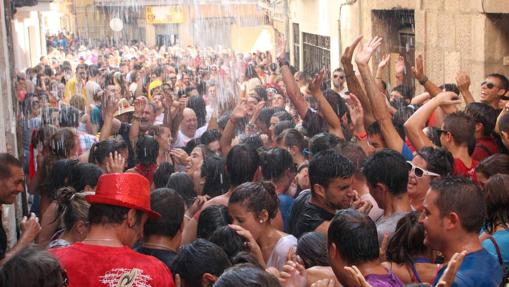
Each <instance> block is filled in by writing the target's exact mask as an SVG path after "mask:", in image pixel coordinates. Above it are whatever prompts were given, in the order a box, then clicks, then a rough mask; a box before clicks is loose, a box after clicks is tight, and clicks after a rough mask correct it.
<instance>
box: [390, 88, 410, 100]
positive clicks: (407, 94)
mask: <svg viewBox="0 0 509 287" xmlns="http://www.w3.org/2000/svg"><path fill="white" fill-rule="evenodd" d="M392 90H393V91H396V92H398V93H400V94H401V95H402V96H403V98H404V99H405V100H407V101H408V102H410V101H411V100H412V98H413V97H414V95H413V93H412V88H411V87H409V86H407V85H399V86H396V87H394V88H393V89H392Z"/></svg>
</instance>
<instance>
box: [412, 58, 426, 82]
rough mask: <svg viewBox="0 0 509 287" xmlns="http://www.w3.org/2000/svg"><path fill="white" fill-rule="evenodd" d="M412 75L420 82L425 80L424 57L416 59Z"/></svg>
mask: <svg viewBox="0 0 509 287" xmlns="http://www.w3.org/2000/svg"><path fill="white" fill-rule="evenodd" d="M412 73H413V74H414V77H415V78H416V79H417V80H418V81H421V80H422V79H423V78H424V59H423V57H422V55H418V56H417V57H415V66H412Z"/></svg>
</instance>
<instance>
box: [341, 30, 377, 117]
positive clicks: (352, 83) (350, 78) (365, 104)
mask: <svg viewBox="0 0 509 287" xmlns="http://www.w3.org/2000/svg"><path fill="white" fill-rule="evenodd" d="M361 40H362V36H359V37H357V38H356V39H355V40H354V41H353V43H352V45H350V46H348V47H346V48H345V52H344V53H343V55H341V64H342V65H343V70H344V71H345V77H346V85H347V87H348V90H349V91H350V92H352V93H354V94H355V95H357V98H358V99H359V101H360V102H361V104H362V108H363V109H364V121H365V124H366V126H369V125H370V124H372V123H373V122H375V118H374V117H373V114H372V113H371V103H370V102H369V99H368V97H367V96H366V93H365V92H364V90H363V89H362V86H361V84H360V83H359V80H358V79H357V76H356V75H355V71H354V69H353V65H352V57H353V52H354V51H355V48H356V47H357V45H358V44H359V42H360V41H361Z"/></svg>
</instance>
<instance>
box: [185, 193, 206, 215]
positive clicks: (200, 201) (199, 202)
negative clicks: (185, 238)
mask: <svg viewBox="0 0 509 287" xmlns="http://www.w3.org/2000/svg"><path fill="white" fill-rule="evenodd" d="M207 200H209V196H208V195H198V196H197V197H196V199H195V200H194V202H193V204H192V205H191V207H189V208H188V209H187V211H186V213H187V215H188V216H189V217H193V216H194V215H195V214H196V212H198V211H199V210H201V208H202V207H203V205H204V204H205V202H207Z"/></svg>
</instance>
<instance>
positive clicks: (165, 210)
mask: <svg viewBox="0 0 509 287" xmlns="http://www.w3.org/2000/svg"><path fill="white" fill-rule="evenodd" d="M150 207H151V208H152V210H154V211H155V212H158V213H159V214H161V217H159V218H157V219H152V218H149V219H148V220H147V222H146V223H145V226H144V228H143V235H144V236H145V237H147V236H150V235H162V236H169V237H174V236H175V235H176V234H177V232H178V231H179V230H180V228H181V227H182V222H183V220H184V213H185V212H186V210H185V206H184V200H183V199H182V197H181V196H180V195H179V194H178V193H177V192H176V191H175V190H173V189H169V188H158V189H155V190H153V191H152V192H151V193H150Z"/></svg>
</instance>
